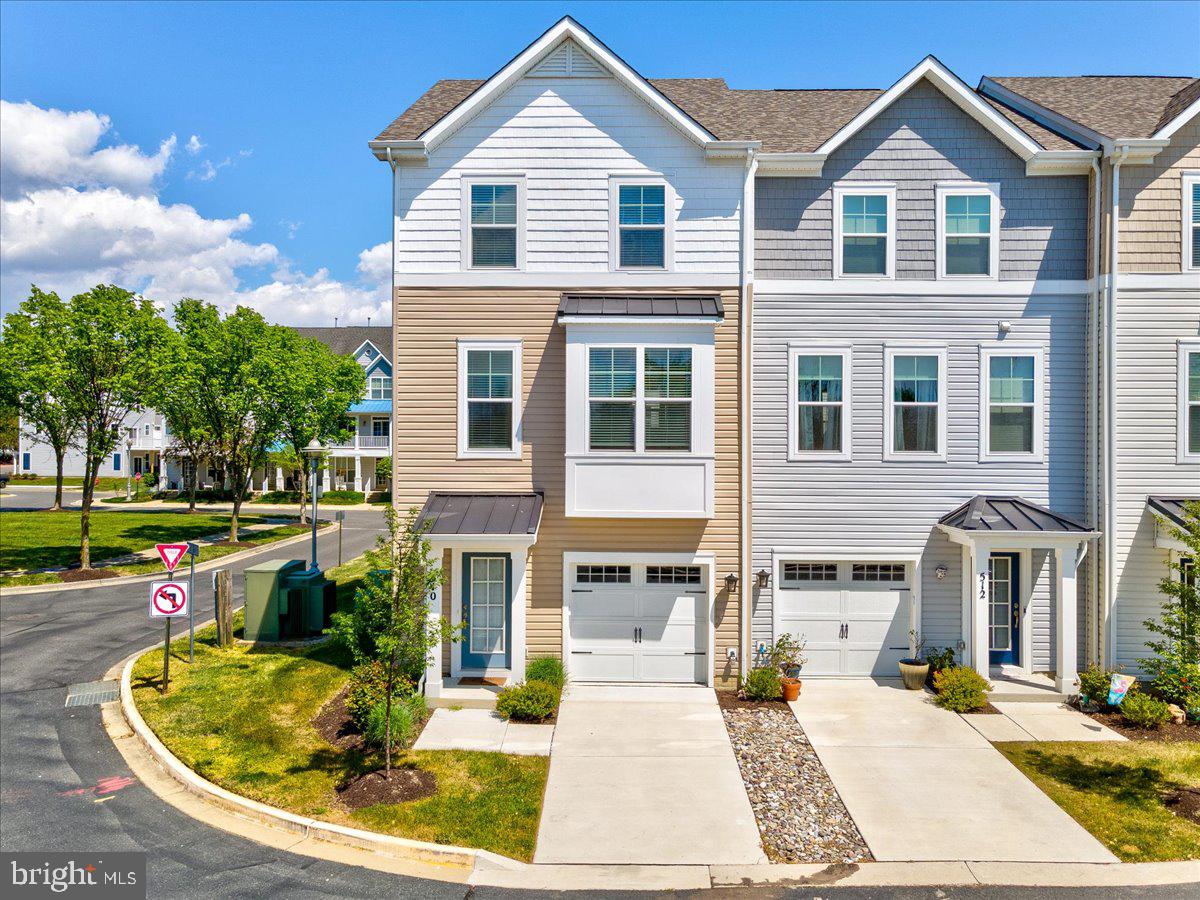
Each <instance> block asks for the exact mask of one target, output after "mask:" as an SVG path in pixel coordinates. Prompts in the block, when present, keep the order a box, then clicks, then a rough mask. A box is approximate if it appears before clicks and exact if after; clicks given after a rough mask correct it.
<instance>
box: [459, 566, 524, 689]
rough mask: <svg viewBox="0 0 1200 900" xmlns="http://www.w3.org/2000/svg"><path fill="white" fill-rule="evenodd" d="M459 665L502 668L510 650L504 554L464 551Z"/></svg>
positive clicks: (508, 573) (508, 574) (509, 606)
mask: <svg viewBox="0 0 1200 900" xmlns="http://www.w3.org/2000/svg"><path fill="white" fill-rule="evenodd" d="M462 569H463V571H462V585H463V591H462V617H463V621H464V623H465V624H466V630H465V631H464V632H463V643H462V668H463V669H467V670H470V669H506V668H508V667H509V663H510V658H511V657H510V654H511V648H512V644H511V634H510V631H509V619H510V617H511V613H512V567H511V566H510V565H509V558H508V555H507V554H484V553H464V554H463V564H462Z"/></svg>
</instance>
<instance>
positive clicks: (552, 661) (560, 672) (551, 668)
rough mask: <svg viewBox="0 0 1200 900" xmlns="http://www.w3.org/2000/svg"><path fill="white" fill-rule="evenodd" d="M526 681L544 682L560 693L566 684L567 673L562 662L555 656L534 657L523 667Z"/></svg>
mask: <svg viewBox="0 0 1200 900" xmlns="http://www.w3.org/2000/svg"><path fill="white" fill-rule="evenodd" d="M525 679H526V681H544V682H546V684H552V685H554V686H555V687H556V688H558V689H559V690H560V691H561V690H562V687H563V685H564V684H566V683H567V673H566V671H565V670H564V669H563V664H562V660H561V659H559V658H558V657H556V656H536V657H534V658H533V659H531V660H529V662H528V663H526V665H525Z"/></svg>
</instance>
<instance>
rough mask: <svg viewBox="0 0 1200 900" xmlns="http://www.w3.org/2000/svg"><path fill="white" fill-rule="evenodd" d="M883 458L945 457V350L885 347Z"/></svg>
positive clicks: (941, 348)
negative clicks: (885, 407)
mask: <svg viewBox="0 0 1200 900" xmlns="http://www.w3.org/2000/svg"><path fill="white" fill-rule="evenodd" d="M884 356H885V366H886V373H885V382H886V386H885V390H886V392H887V401H888V402H887V407H888V408H887V412H886V415H885V418H884V441H885V443H884V458H885V459H939V460H944V459H945V458H946V349H945V348H944V347H940V348H934V349H927V348H919V347H912V348H908V347H888V348H887V349H886V350H885V351H884Z"/></svg>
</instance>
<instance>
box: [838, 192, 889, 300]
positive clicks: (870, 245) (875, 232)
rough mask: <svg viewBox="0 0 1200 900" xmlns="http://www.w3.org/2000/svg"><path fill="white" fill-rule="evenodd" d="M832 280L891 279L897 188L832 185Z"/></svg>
mask: <svg viewBox="0 0 1200 900" xmlns="http://www.w3.org/2000/svg"><path fill="white" fill-rule="evenodd" d="M833 209H834V217H833V221H834V235H833V272H834V277H835V278H894V277H895V274H896V273H895V267H896V264H895V259H896V186H895V185H893V184H875V183H869V182H849V183H843V184H835V185H834V186H833Z"/></svg>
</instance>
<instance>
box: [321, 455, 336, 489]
mask: <svg viewBox="0 0 1200 900" xmlns="http://www.w3.org/2000/svg"><path fill="white" fill-rule="evenodd" d="M321 485H322V487H324V489H325V490H327V491H332V490H333V457H332V456H331V457H329V459H327V460H325V464H324V465H323V466H322V467H321Z"/></svg>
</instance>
